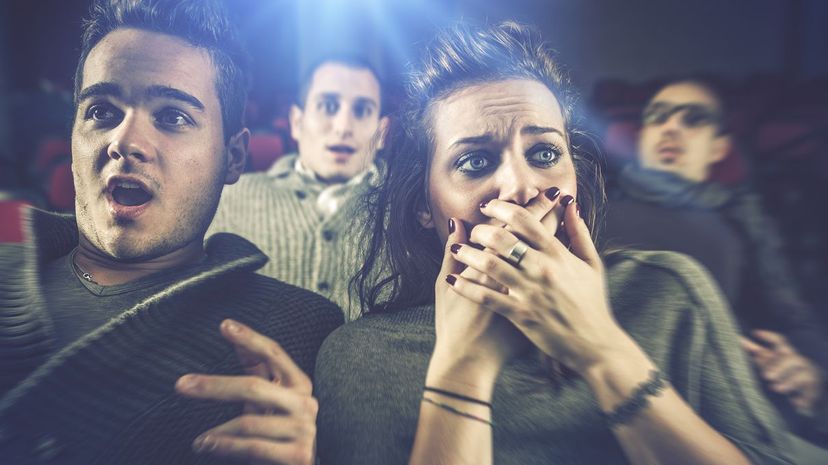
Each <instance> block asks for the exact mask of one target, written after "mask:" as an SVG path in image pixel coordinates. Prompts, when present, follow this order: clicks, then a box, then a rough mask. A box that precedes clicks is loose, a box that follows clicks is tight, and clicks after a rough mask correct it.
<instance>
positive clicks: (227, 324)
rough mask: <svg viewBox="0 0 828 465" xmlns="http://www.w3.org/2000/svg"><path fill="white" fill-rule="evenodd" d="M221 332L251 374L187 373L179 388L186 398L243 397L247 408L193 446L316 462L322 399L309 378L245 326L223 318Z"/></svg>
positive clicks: (266, 459)
mask: <svg viewBox="0 0 828 465" xmlns="http://www.w3.org/2000/svg"><path fill="white" fill-rule="evenodd" d="M221 334H222V335H223V336H224V337H225V338H226V339H227V340H228V341H230V343H231V344H233V345H234V347H235V349H236V355H237V356H238V359H239V361H240V362H241V364H242V366H243V367H244V369H245V371H246V372H247V373H248V375H247V376H212V375H198V374H187V375H184V376H182V377H181V378H179V380H178V382H177V383H176V385H175V388H176V391H178V392H179V393H180V394H183V395H185V396H188V397H194V398H198V399H213V400H218V401H224V402H244V411H243V413H242V414H241V415H240V416H238V417H236V418H234V419H232V420H230V421H228V422H226V423H223V424H221V425H219V426H216V427H215V428H213V429H210V430H208V431H206V432H204V433H203V434H201V435H200V436H198V437H197V438H196V439H195V441H193V450H195V451H196V452H198V453H209V454H216V455H220V456H225V457H231V458H235V459H248V460H250V461H251V462H252V463H254V464H281V465H294V464H295V465H312V464H313V463H314V460H315V455H316V451H315V448H316V413H317V410H318V404H317V402H316V399H314V398H313V396H312V395H311V393H312V385H311V381H310V379H308V377H307V376H306V375H305V373H304V372H302V370H301V369H300V368H299V367H298V366H296V364H295V363H293V360H291V359H290V356H288V354H287V353H286V352H285V351H284V349H282V348H281V347H280V346H279V344H277V343H276V342H275V341H273V340H272V339H270V338H268V337H266V336H263V335H261V334H259V333H257V332H256V331H253V330H252V329H250V328H248V327H247V326H244V325H242V324H241V323H239V322H237V321H233V320H224V321H223V322H222V323H221Z"/></svg>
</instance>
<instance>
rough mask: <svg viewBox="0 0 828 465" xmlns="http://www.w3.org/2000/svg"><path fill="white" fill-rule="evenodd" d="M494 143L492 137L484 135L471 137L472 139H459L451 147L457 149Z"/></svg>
mask: <svg viewBox="0 0 828 465" xmlns="http://www.w3.org/2000/svg"><path fill="white" fill-rule="evenodd" d="M491 141H492V136H488V135H483V136H470V137H463V138H461V139H457V140H456V141H454V142H452V143H451V145H450V146H449V147H455V146H458V145H479V144H485V143H488V142H491Z"/></svg>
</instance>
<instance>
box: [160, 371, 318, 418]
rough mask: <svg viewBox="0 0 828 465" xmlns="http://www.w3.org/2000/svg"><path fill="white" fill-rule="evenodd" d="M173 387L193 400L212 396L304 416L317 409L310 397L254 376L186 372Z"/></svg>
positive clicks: (213, 398) (220, 399) (215, 398)
mask: <svg viewBox="0 0 828 465" xmlns="http://www.w3.org/2000/svg"><path fill="white" fill-rule="evenodd" d="M175 389H176V391H177V392H179V393H180V394H182V395H185V396H187V397H192V398H196V399H212V400H219V401H230V402H245V403H248V404H255V405H256V406H257V407H259V409H261V410H263V411H269V410H273V409H276V410H278V411H281V412H285V413H288V414H293V415H304V413H305V412H307V411H313V410H315V409H316V407H315V406H314V405H310V404H311V403H314V402H315V400H313V398H312V397H310V396H309V395H306V394H303V393H300V392H297V390H296V389H293V388H286V387H283V386H280V385H277V384H274V383H272V382H270V381H267V380H264V379H262V378H259V377H257V376H213V375H195V374H188V375H184V376H182V377H181V378H179V379H178V382H176V384H175Z"/></svg>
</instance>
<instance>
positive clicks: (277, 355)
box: [220, 319, 312, 393]
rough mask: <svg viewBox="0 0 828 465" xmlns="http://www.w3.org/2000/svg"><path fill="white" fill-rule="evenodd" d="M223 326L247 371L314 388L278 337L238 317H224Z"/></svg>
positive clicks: (292, 384) (293, 384) (271, 378)
mask: <svg viewBox="0 0 828 465" xmlns="http://www.w3.org/2000/svg"><path fill="white" fill-rule="evenodd" d="M220 329H221V334H222V336H224V338H225V339H227V340H228V341H229V342H230V343H231V344H233V347H234V348H235V350H236V355H237V356H238V358H239V362H240V363H241V364H242V366H243V367H244V369H245V371H246V372H247V373H249V374H252V375H255V376H260V377H262V378H265V379H268V380H273V381H276V382H278V383H280V384H282V385H283V386H285V387H292V388H296V389H299V390H300V391H302V392H306V393H310V392H311V390H312V386H311V382H310V379H309V378H308V377H307V375H305V373H304V372H303V371H302V369H301V368H299V367H298V366H297V365H296V364H295V363H294V362H293V360H292V359H291V358H290V355H288V353H287V352H285V350H284V349H282V347H281V346H280V345H279V344H278V343H277V342H276V341H274V340H273V339H270V338H269V337H267V336H264V335H262V334H259V333H258V332H256V331H254V330H253V329H251V328H249V327H248V326H245V325H243V324H242V323H239V322H238V321H235V320H229V319H228V320H224V321H223V322H222V323H221V326H220Z"/></svg>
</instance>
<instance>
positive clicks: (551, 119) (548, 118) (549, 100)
mask: <svg viewBox="0 0 828 465" xmlns="http://www.w3.org/2000/svg"><path fill="white" fill-rule="evenodd" d="M432 121H433V123H434V126H435V135H436V137H437V140H438V143H439V142H443V143H445V142H447V140H446V139H448V138H456V137H461V138H462V137H475V136H480V135H491V136H493V137H495V136H498V135H508V134H518V133H525V132H526V130H527V129H528V130H530V132H539V131H538V130H537V129H535V130H534V131H533V130H532V128H550V129H555V130H557V131H559V132H561V133H563V132H564V119H563V114H562V113H561V108H560V105H559V103H558V100H557V99H556V98H555V95H554V94H553V93H552V91H550V90H549V88H547V87H546V86H545V85H544V84H543V83H541V82H538V81H535V80H530V79H511V80H504V81H495V82H487V83H482V84H473V85H470V86H467V87H464V88H462V89H459V90H457V91H455V92H453V93H451V94H450V95H448V96H447V97H445V98H443V99H442V100H440V101H439V102H437V103H436V105H435V106H434V107H433V109H432Z"/></svg>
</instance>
